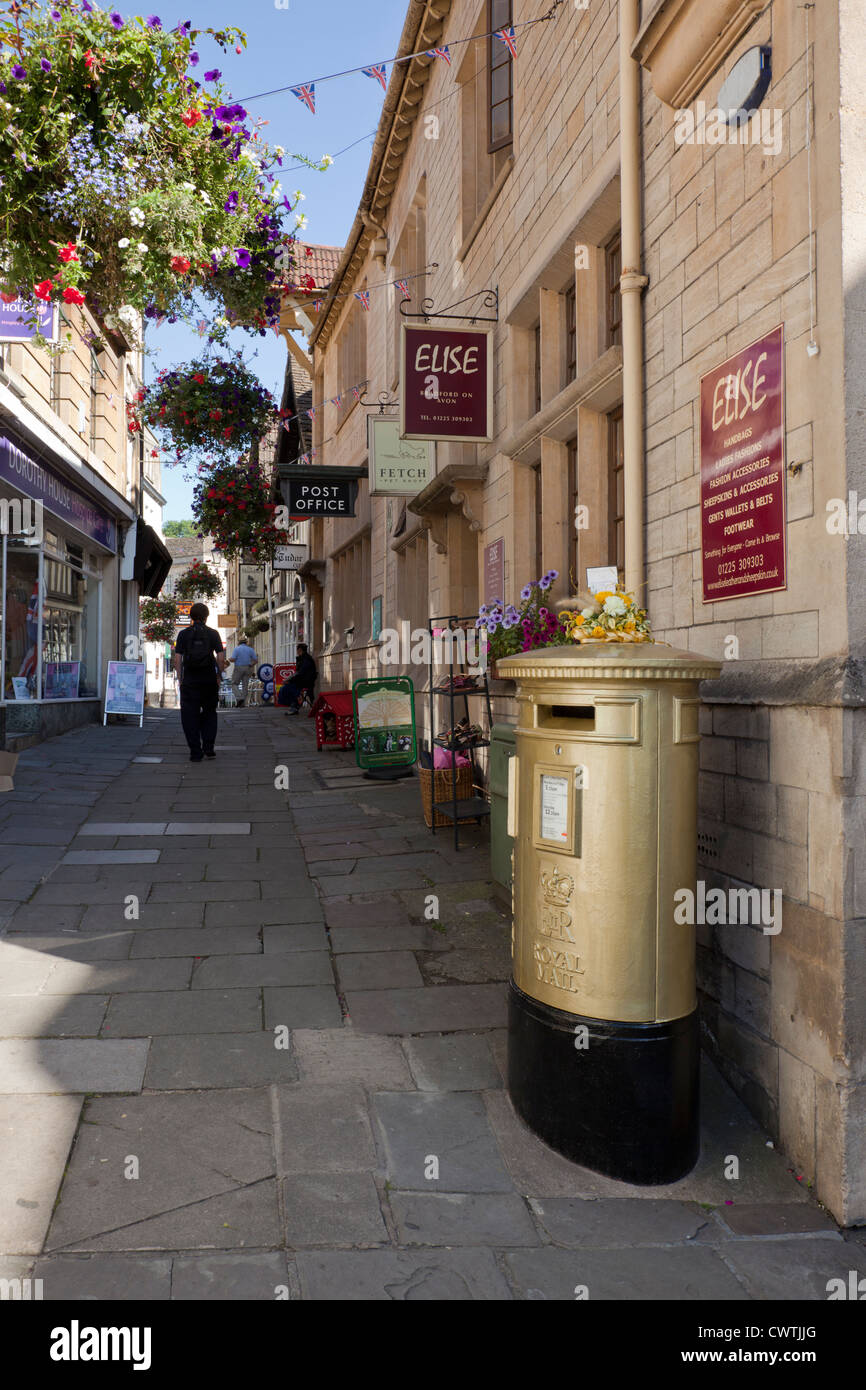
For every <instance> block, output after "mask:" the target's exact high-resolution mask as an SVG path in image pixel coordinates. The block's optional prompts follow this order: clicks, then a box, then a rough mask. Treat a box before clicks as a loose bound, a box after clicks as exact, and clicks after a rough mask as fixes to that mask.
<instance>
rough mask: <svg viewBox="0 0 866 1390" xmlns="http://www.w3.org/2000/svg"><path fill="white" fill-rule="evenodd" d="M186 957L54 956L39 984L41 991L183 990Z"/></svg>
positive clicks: (187, 975) (186, 975)
mask: <svg viewBox="0 0 866 1390" xmlns="http://www.w3.org/2000/svg"><path fill="white" fill-rule="evenodd" d="M191 972H192V961H189V960H136V961H130V960H87V961H77V960H58V961H54V962H53V963H52V968H51V974H50V975H49V977H48V979H47V980H46V981H45V983H44V985H43V986H42V992H43V994H125V993H129V992H132V993H139V992H141V991H143V990H185V989H186V988H187V987H188V985H189V982H190V976H191Z"/></svg>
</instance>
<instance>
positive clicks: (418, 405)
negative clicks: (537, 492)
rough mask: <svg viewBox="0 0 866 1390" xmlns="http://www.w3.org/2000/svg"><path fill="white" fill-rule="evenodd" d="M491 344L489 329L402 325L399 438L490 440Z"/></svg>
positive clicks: (456, 440) (491, 420)
mask: <svg viewBox="0 0 866 1390" xmlns="http://www.w3.org/2000/svg"><path fill="white" fill-rule="evenodd" d="M492 341H493V339H492V335H491V332H490V329H489V328H458V329H451V328H430V327H429V326H427V325H416V324H408V323H407V324H404V325H403V351H402V367H403V370H402V384H401V391H400V436H401V438H403V439H442V440H446V441H452V442H455V443H458V442H460V441H464V442H465V443H479V442H482V441H486V440H489V439H492V438H493V354H492V351H491V343H492Z"/></svg>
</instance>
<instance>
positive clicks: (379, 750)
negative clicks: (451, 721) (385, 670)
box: [352, 676, 418, 768]
mask: <svg viewBox="0 0 866 1390" xmlns="http://www.w3.org/2000/svg"><path fill="white" fill-rule="evenodd" d="M352 698H353V702H354V712H355V760H356V762H357V764H358V766H359V767H365V768H377V767H411V766H412V764H413V763H414V762H415V761H416V759H417V757H418V741H417V738H416V735H415V688H414V686H413V685H412V682H411V680H410V679H409V677H408V676H383V677H382V678H381V679H379V678H377V679H369V678H367V677H365V678H363V679H362V680H357V681H355V684H354V685H353V686H352Z"/></svg>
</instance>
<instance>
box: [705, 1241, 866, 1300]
mask: <svg viewBox="0 0 866 1390" xmlns="http://www.w3.org/2000/svg"><path fill="white" fill-rule="evenodd" d="M725 1259H726V1260H727V1262H728V1264H729V1265H730V1266H731V1268H732V1269H733V1270H734V1273H735V1274H736V1275H737V1276H738V1277H739V1278H740V1279H741V1280H742V1282H743V1285H744V1287H745V1289H746V1291H747V1294H748V1296H749V1297H750V1298H761V1299H780V1300H784V1301H788V1300H800V1299H807V1300H809V1301H816V1302H821V1303H823V1302H826V1301H827V1299H828V1297H829V1295H830V1294H831V1293H833V1292H835V1293H836V1296H837V1297H839V1295H840V1293H841V1291H842V1290H843V1289H844V1291H845V1292H844V1295H843V1296H844V1297H846V1298H848V1297H850V1282H849V1275H850V1271H851V1270H852V1269H854V1270H856V1271H857V1276H858V1279H863V1278H866V1259H863V1258H861V1259H860V1260H859V1261H857V1260H853V1261H852V1259H851V1246H850V1245H849V1243H848V1242H847V1241H845V1240H843V1239H842V1237H841V1235H839V1234H838V1232H836V1231H832V1232H829V1231H828V1232H822V1233H816V1234H815V1235H813V1236H811V1237H804V1238H803V1239H801V1240H796V1239H792V1240H784V1241H783V1240H735V1241H731V1242H730V1243H729V1244H727V1245H726V1246H725ZM832 1280H841V1281H842V1282H841V1284H838V1283H836V1284H833V1283H831V1281H832ZM860 1297H861V1298H862V1292H861V1293H860Z"/></svg>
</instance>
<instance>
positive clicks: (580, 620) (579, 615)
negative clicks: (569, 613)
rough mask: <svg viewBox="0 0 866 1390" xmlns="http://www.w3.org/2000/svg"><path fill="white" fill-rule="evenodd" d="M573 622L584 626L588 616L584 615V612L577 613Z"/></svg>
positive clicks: (575, 624)
mask: <svg viewBox="0 0 866 1390" xmlns="http://www.w3.org/2000/svg"><path fill="white" fill-rule="evenodd" d="M572 622H573V623H574V626H575V627H583V625H584V623H585V622H586V618H585V617H584V616H583V614H582V613H577V614H575V616H574V618H573V619H572Z"/></svg>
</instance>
